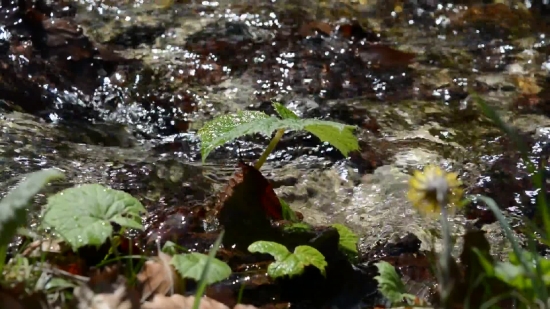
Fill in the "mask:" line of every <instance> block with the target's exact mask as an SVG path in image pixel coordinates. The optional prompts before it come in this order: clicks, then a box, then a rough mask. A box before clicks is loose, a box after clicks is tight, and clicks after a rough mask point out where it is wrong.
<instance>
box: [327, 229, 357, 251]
mask: <svg viewBox="0 0 550 309" xmlns="http://www.w3.org/2000/svg"><path fill="white" fill-rule="evenodd" d="M331 226H332V227H333V228H335V229H336V230H337V231H338V234H339V235H340V242H339V243H338V245H339V247H340V250H342V252H344V253H346V254H348V255H349V256H353V257H355V256H357V254H358V252H357V242H358V241H359V237H358V236H357V235H356V234H355V233H354V232H353V231H352V230H350V229H349V228H348V227H347V226H345V225H343V224H338V223H336V224H333V225H331Z"/></svg>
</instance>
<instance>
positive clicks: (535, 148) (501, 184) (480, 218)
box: [467, 135, 548, 226]
mask: <svg viewBox="0 0 550 309" xmlns="http://www.w3.org/2000/svg"><path fill="white" fill-rule="evenodd" d="M524 141H525V142H526V145H527V146H528V147H529V149H531V151H532V153H530V154H529V160H532V162H533V163H534V164H535V166H538V164H539V163H538V162H541V161H540V160H544V161H546V160H547V158H548V147H547V146H545V145H546V144H547V143H548V141H547V140H546V139H543V140H540V141H537V140H534V139H533V137H531V136H528V135H526V136H524ZM500 143H501V145H503V148H504V149H514V150H512V151H511V152H504V154H503V155H501V156H497V157H494V158H488V159H490V161H489V162H488V163H489V164H490V167H489V168H488V169H487V171H485V172H484V173H483V174H482V175H481V176H480V177H479V179H478V181H477V183H476V184H475V185H474V186H473V187H472V188H470V190H469V193H470V194H483V195H486V196H489V197H491V198H493V199H494V200H495V202H496V204H497V205H498V206H499V207H500V208H501V209H503V210H506V211H507V212H508V213H510V214H512V215H513V216H514V217H516V218H521V217H525V218H533V217H534V215H535V212H536V208H537V195H538V194H537V193H536V191H535V186H534V184H533V182H532V179H531V175H530V173H529V172H528V171H527V168H526V166H525V163H523V162H522V161H523V160H522V157H521V155H520V154H519V153H518V152H517V151H515V149H516V148H515V147H516V146H515V145H514V144H513V143H512V142H511V141H510V140H509V139H507V138H502V139H500ZM467 216H468V217H469V218H470V219H476V220H477V223H476V224H477V225H478V226H482V225H484V224H490V223H493V222H495V220H496V218H495V217H494V215H493V214H492V212H491V211H490V210H488V209H487V208H486V206H485V205H484V204H483V203H481V202H477V201H476V202H473V203H472V205H470V206H469V208H468V210H467Z"/></svg>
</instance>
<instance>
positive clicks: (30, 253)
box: [23, 239, 66, 257]
mask: <svg viewBox="0 0 550 309" xmlns="http://www.w3.org/2000/svg"><path fill="white" fill-rule="evenodd" d="M63 249H66V245H65V243H64V242H63V241H61V240H56V239H53V240H52V239H46V240H35V241H33V242H32V243H30V244H29V245H28V246H27V247H26V248H25V250H24V251H23V256H25V257H39V256H41V255H42V253H61V252H62V251H64V250H63Z"/></svg>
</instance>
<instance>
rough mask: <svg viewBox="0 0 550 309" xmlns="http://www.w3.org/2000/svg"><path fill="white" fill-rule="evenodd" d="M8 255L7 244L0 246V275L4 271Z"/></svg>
mask: <svg viewBox="0 0 550 309" xmlns="http://www.w3.org/2000/svg"><path fill="white" fill-rule="evenodd" d="M7 255H8V246H7V245H5V246H0V275H1V274H2V273H3V272H4V266H5V265H6V257H7Z"/></svg>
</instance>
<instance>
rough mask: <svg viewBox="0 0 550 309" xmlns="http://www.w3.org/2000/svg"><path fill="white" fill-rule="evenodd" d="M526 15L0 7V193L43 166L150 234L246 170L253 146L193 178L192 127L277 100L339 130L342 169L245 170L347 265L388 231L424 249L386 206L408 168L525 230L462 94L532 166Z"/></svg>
mask: <svg viewBox="0 0 550 309" xmlns="http://www.w3.org/2000/svg"><path fill="white" fill-rule="evenodd" d="M31 8H33V9H31ZM544 10H545V8H544V7H543V8H540V7H537V8H534V7H532V8H528V7H525V5H524V4H522V3H520V2H516V1H511V2H510V3H507V4H506V5H505V4H491V5H488V6H486V7H483V6H480V5H479V3H476V1H466V2H458V1H457V2H456V3H454V4H453V3H452V2H444V3H443V2H441V3H434V1H410V2H409V1H379V2H378V3H377V2H376V1H360V2H357V3H355V2H347V1H317V0H316V1H307V0H299V1H281V0H273V1H256V2H251V1H237V0H235V1H226V0H221V1H219V2H216V1H202V2H199V1H188V0H158V1H151V0H139V1H135V0H105V1H100V0H81V1H71V0H68V1H61V0H55V1H50V2H39V1H37V2H32V1H27V2H25V1H19V2H18V1H15V0H11V1H9V0H8V1H2V6H1V9H0V13H1V15H0V19H1V20H2V23H1V27H0V51H1V53H0V123H1V125H0V128H1V130H0V162H1V163H2V169H0V186H1V188H2V189H1V190H2V191H4V192H5V191H7V190H8V189H9V188H10V187H11V186H12V185H13V184H14V183H15V181H16V179H13V177H18V176H21V175H22V174H23V173H27V172H31V171H36V170H39V169H42V168H48V167H56V168H60V169H62V170H63V171H65V173H66V174H67V177H68V178H67V183H66V184H64V185H66V186H69V185H71V184H79V183H92V182H99V183H102V184H106V185H109V186H112V187H114V188H117V189H122V190H125V191H128V192H130V193H132V194H134V195H136V196H137V197H139V198H140V199H141V200H142V201H143V203H144V204H145V205H146V206H147V208H148V210H149V211H150V214H149V218H148V221H147V222H149V224H151V225H154V224H157V223H158V222H156V223H155V220H157V221H158V220H166V218H165V216H162V215H161V214H162V213H165V212H169V211H170V210H173V209H174V208H178V207H187V206H190V205H196V204H200V203H202V202H203V201H205V200H208V199H210V198H211V197H212V196H214V195H215V194H216V192H217V191H218V190H220V188H221V186H222V185H224V184H225V182H226V181H227V179H228V177H229V176H230V175H231V173H232V172H233V170H234V167H235V164H236V162H237V159H238V158H239V157H243V158H244V159H245V160H250V161H252V160H255V159H257V158H258V157H259V155H260V153H261V151H262V149H263V147H265V145H267V142H268V140H267V139H266V138H263V137H260V136H252V137H246V138H243V139H240V140H239V141H238V142H235V143H231V144H227V145H226V146H224V147H220V148H219V149H217V150H216V151H214V152H213V153H212V154H211V155H210V157H209V158H208V159H207V164H205V165H202V164H201V157H200V151H199V141H198V139H197V136H196V134H195V133H196V131H197V129H199V128H200V127H201V126H202V125H203V124H204V122H205V121H207V120H210V119H212V118H213V117H215V116H217V115H220V114H224V113H227V112H233V111H237V110H242V109H251V110H262V111H266V112H268V113H273V109H272V108H271V106H270V102H271V100H277V101H279V102H282V103H284V104H285V105H286V106H287V107H289V108H290V109H292V110H294V111H295V112H296V113H297V114H299V115H300V116H303V117H318V118H321V119H329V120H333V121H339V122H344V123H348V124H353V125H357V126H358V127H359V129H358V131H357V135H358V137H359V139H360V144H361V146H362V150H361V151H360V152H359V153H354V154H352V156H351V158H348V159H346V158H343V157H342V156H341V155H340V154H339V153H338V152H337V151H336V150H335V149H334V148H332V147H330V146H329V145H324V144H321V143H319V141H318V140H316V139H315V138H313V137H312V136H310V135H308V134H306V133H301V132H298V133H287V134H286V135H285V137H284V138H283V140H282V142H281V143H280V145H279V146H278V147H277V150H276V151H275V152H274V153H273V154H272V155H271V156H270V157H269V159H268V162H267V164H266V165H265V166H264V168H263V169H262V172H263V173H264V175H265V176H266V177H267V178H269V179H271V180H272V181H273V184H274V187H275V189H276V192H277V194H278V195H279V196H281V197H282V198H284V199H285V200H286V201H288V202H289V203H290V205H291V206H292V208H294V209H296V210H299V211H301V212H302V213H303V214H304V216H305V220H306V221H308V222H311V223H315V224H329V223H344V224H346V225H348V226H350V227H351V228H353V229H354V230H355V231H356V232H357V233H358V234H359V235H360V236H361V248H368V247H369V246H371V245H372V244H374V243H375V242H376V241H377V240H385V239H392V238H395V237H401V236H403V235H405V234H406V233H407V232H412V233H415V234H417V235H418V236H419V237H420V238H421V239H425V240H426V239H428V238H429V234H430V228H432V227H436V226H437V225H436V224H435V223H434V222H430V221H427V220H426V219H423V218H421V217H419V216H418V215H417V214H416V212H415V210H414V209H412V208H411V207H410V205H409V203H408V201H407V200H406V191H407V181H408V177H409V175H410V173H411V172H412V170H414V169H418V168H421V167H422V166H423V165H425V164H428V163H436V164H439V165H441V166H442V167H444V168H445V169H447V170H452V171H456V172H458V173H459V174H460V176H461V178H462V180H463V182H464V183H465V186H466V187H467V188H468V190H469V192H473V193H485V194H488V195H490V196H492V197H494V198H495V199H496V200H497V202H499V204H500V206H501V207H502V208H503V209H505V210H507V211H508V214H509V215H510V217H512V218H513V217H519V216H522V215H527V216H531V215H532V212H533V205H534V195H536V192H534V191H533V189H532V186H531V184H530V182H529V180H528V175H527V173H526V172H525V171H524V167H523V165H522V164H521V160H520V159H519V156H518V155H517V153H516V151H515V150H514V148H513V147H512V145H511V144H510V142H509V141H508V139H507V138H506V137H505V136H504V135H503V134H501V133H500V131H499V130H498V129H497V128H495V127H494V126H492V125H491V124H490V122H489V121H487V120H486V119H484V118H483V117H482V116H481V113H480V111H479V109H478V108H477V107H476V106H475V104H474V102H473V101H472V99H471V98H470V97H469V94H468V93H469V91H472V90H473V91H477V92H478V93H479V94H480V95H481V96H482V97H483V98H484V99H486V100H487V102H488V103H489V104H490V105H491V106H493V107H494V108H496V109H497V110H499V111H500V112H502V115H503V117H504V118H505V119H507V120H508V121H509V122H510V123H511V124H513V125H515V126H517V127H518V128H520V129H521V131H522V132H523V133H525V139H526V141H528V143H529V146H530V147H531V150H532V156H533V158H534V159H538V158H539V157H540V156H545V155H546V151H545V147H544V146H545V145H546V143H547V141H548V140H549V132H550V131H549V130H550V120H549V118H548V115H549V111H550V109H549V108H548V106H550V105H548V104H549V102H550V101H549V100H550V97H549V96H548V94H549V93H550V92H549V91H548V89H549V88H547V84H548V81H547V76H548V70H549V69H550V65H549V62H548V52H549V48H548V43H547V38H546V36H547V35H548V33H550V32H548V30H549V28H548V26H547V22H546V20H545V15H544V14H545V11H544ZM413 54H414V55H415V58H414V59H412V57H411V55H413ZM41 201H42V199H41ZM155 218H157V219H155ZM151 222H153V223H151ZM454 222H455V230H456V231H457V232H458V233H460V231H462V230H463V229H464V227H465V226H467V225H474V224H477V225H478V226H483V225H484V227H483V228H484V229H487V230H488V231H489V237H490V239H491V241H492V242H493V244H495V245H496V244H503V246H505V245H504V242H503V241H502V240H503V238H502V235H501V233H500V231H499V229H498V228H497V227H496V225H495V224H493V222H494V219H491V218H490V216H489V215H488V213H487V211H486V210H485V209H484V208H483V207H482V205H476V206H473V207H470V208H469V209H466V210H465V211H464V212H461V213H460V214H458V215H457V216H456V217H455V218H454ZM476 222H477V223H476ZM174 224H177V223H174ZM495 248H497V249H496V250H497V252H504V251H505V250H506V248H505V247H502V249H498V248H500V247H498V246H496V247H495Z"/></svg>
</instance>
